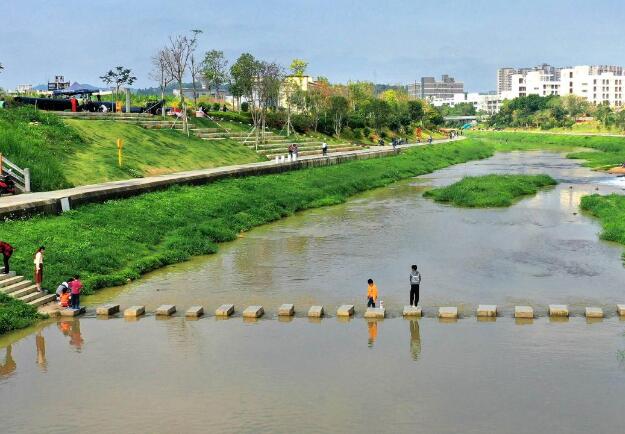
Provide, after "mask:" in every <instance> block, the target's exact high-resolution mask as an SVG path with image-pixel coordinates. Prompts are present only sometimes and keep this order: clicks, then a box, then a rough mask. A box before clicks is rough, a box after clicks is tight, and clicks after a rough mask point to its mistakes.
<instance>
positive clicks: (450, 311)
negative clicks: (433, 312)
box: [438, 306, 458, 318]
mask: <svg viewBox="0 0 625 434" xmlns="http://www.w3.org/2000/svg"><path fill="white" fill-rule="evenodd" d="M438 317H439V318H458V308H457V307H455V306H447V307H439V308H438Z"/></svg>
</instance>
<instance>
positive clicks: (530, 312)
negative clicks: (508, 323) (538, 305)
mask: <svg viewBox="0 0 625 434" xmlns="http://www.w3.org/2000/svg"><path fill="white" fill-rule="evenodd" d="M514 317H515V318H534V308H533V307H532V306H514Z"/></svg>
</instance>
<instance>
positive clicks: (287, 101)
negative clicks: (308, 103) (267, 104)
mask: <svg viewBox="0 0 625 434" xmlns="http://www.w3.org/2000/svg"><path fill="white" fill-rule="evenodd" d="M307 66H308V62H306V61H304V60H302V59H293V61H292V62H291V66H290V68H289V69H290V75H289V76H287V77H285V78H284V81H283V83H282V96H283V97H284V105H285V106H286V135H287V137H288V136H290V135H291V128H292V124H291V112H292V110H291V106H292V105H297V104H298V102H301V101H303V99H302V98H301V95H300V94H299V93H298V91H300V90H302V89H303V80H304V73H305V72H306V67H307Z"/></svg>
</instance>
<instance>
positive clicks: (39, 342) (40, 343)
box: [35, 331, 48, 372]
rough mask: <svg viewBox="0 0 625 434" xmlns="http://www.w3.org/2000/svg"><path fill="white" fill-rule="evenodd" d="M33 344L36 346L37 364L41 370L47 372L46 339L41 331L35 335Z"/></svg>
mask: <svg viewBox="0 0 625 434" xmlns="http://www.w3.org/2000/svg"><path fill="white" fill-rule="evenodd" d="M35 346H36V347H37V366H39V368H40V369H41V371H42V372H48V361H47V360H46V340H45V338H44V337H43V335H42V334H41V331H39V332H38V333H37V336H35Z"/></svg>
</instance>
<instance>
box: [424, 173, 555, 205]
mask: <svg viewBox="0 0 625 434" xmlns="http://www.w3.org/2000/svg"><path fill="white" fill-rule="evenodd" d="M555 184H557V182H556V181H555V180H554V179H553V178H551V177H550V176H548V175H485V176H472V177H466V178H463V179H462V180H460V181H458V182H456V183H454V184H451V185H449V186H447V187H440V188H434V189H432V190H428V191H426V192H425V193H424V196H425V197H430V198H432V199H434V200H435V201H436V202H444V203H450V204H452V205H455V206H462V207H470V208H489V207H506V206H510V205H512V204H513V203H514V201H515V200H517V199H519V198H522V197H524V196H528V195H531V194H535V193H536V192H537V191H538V190H539V189H540V188H542V187H546V186H549V185H555Z"/></svg>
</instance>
